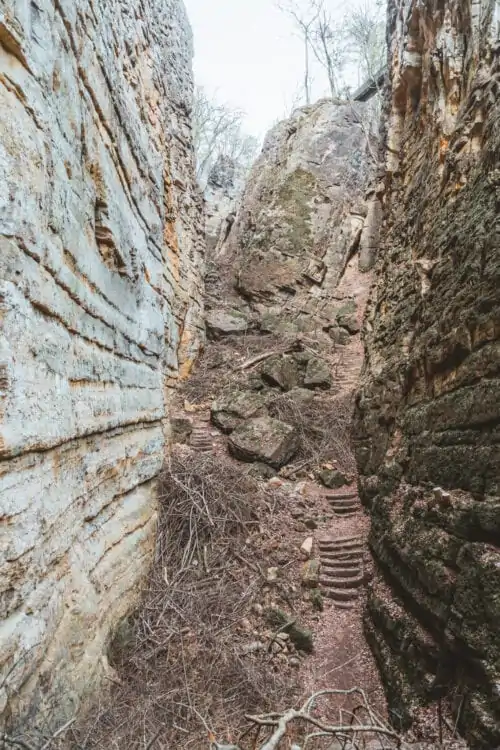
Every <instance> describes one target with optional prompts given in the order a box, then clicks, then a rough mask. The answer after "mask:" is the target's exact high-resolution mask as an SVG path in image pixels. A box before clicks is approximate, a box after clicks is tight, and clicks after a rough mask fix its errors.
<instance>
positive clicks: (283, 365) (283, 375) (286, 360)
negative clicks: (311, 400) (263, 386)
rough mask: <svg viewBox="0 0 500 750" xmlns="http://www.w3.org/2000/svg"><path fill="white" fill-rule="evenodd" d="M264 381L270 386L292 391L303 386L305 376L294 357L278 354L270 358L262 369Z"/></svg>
mask: <svg viewBox="0 0 500 750" xmlns="http://www.w3.org/2000/svg"><path fill="white" fill-rule="evenodd" d="M260 373H261V375H262V379H263V380H264V381H265V382H266V383H269V385H272V386H275V387H278V388H281V390H283V391H291V390H292V388H296V387H297V386H300V385H302V382H303V375H302V373H301V371H300V367H299V365H298V364H297V362H296V361H295V360H294V359H293V357H290V356H287V355H279V354H277V355H276V356H274V357H270V358H269V359H268V360H267V361H266V362H264V364H263V365H262V367H261V370H260Z"/></svg>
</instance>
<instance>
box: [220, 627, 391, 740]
mask: <svg viewBox="0 0 500 750" xmlns="http://www.w3.org/2000/svg"><path fill="white" fill-rule="evenodd" d="M288 625H289V623H287V625H285V626H283V627H282V628H280V630H278V631H277V633H276V634H275V635H274V636H273V640H274V638H276V635H278V634H279V632H280V631H281V630H283V629H284V628H285V627H287V626H288ZM272 642H273V641H271V643H272ZM356 694H357V695H360V696H361V697H362V704H361V705H360V706H359V708H362V709H364V710H365V711H366V712H367V714H368V717H369V718H368V719H365V720H364V722H360V723H359V724H358V723H356V722H354V721H351V723H350V724H345V723H344V722H343V721H342V712H341V716H340V719H341V720H340V721H339V723H337V724H330V723H328V722H326V721H323V720H321V719H319V718H316V717H315V716H313V715H312V713H311V712H312V711H313V710H314V708H315V706H316V703H317V702H318V700H320V699H321V698H325V697H328V696H333V695H342V696H351V695H356ZM245 718H246V720H247V721H249V722H250V723H251V725H252V726H254V727H258V728H263V727H266V728H270V729H272V730H273V731H272V734H271V736H270V737H268V739H266V740H265V741H264V744H262V745H260V747H259V750H277V749H278V747H279V746H280V742H281V740H282V739H283V738H284V737H285V736H287V735H288V729H289V725H290V724H291V723H292V722H301V723H304V724H310V725H312V726H313V727H314V729H315V730H316V731H314V732H312V733H310V734H307V735H306V736H305V738H304V743H303V745H300V744H297V745H296V747H297V748H299V747H300V748H302V747H303V748H304V749H305V748H306V747H307V745H308V744H309V743H310V742H311V741H312V740H314V739H317V738H323V737H332V738H337V739H342V740H345V739H346V738H349V739H350V740H351V742H353V743H355V741H356V737H357V735H358V734H365V735H366V734H373V735H378V736H380V735H382V736H384V737H388V738H391V739H393V740H394V741H395V744H396V746H397V747H399V746H400V743H401V739H400V737H399V735H398V734H397V732H395V731H394V730H393V729H391V728H390V727H389V726H386V725H385V724H384V723H383V722H382V721H381V720H380V719H379V717H378V716H377V715H376V713H375V711H374V710H373V709H372V708H371V706H370V704H369V702H368V699H367V697H366V694H365V692H364V691H363V690H361V689H360V688H351V689H350V690H337V689H329V690H321V691H319V692H317V693H314V694H313V695H312V696H310V697H309V698H308V699H307V700H306V702H305V703H304V704H303V706H302V707H301V708H300V709H294V708H291V709H288V710H287V711H285V712H283V713H270V714H262V715H251V714H247V715H246V717H245ZM353 718H355V717H354V716H353ZM249 731H251V730H249ZM217 747H221V746H217ZM234 750H241V748H240V747H239V746H235V747H234Z"/></svg>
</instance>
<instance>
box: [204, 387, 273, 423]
mask: <svg viewBox="0 0 500 750" xmlns="http://www.w3.org/2000/svg"><path fill="white" fill-rule="evenodd" d="M266 403H267V398H266V397H265V396H264V395H263V394H261V393H257V392H255V391H230V392H229V393H226V394H224V395H223V396H221V397H220V398H219V399H218V400H217V401H214V403H213V404H212V408H211V420H212V422H213V424H214V425H215V426H216V427H218V428H219V429H220V430H222V432H226V433H230V432H232V431H233V430H234V429H235V428H236V427H238V425H240V424H241V423H242V422H243V421H244V420H245V419H250V417H254V416H257V415H260V414H263V413H264V412H265V406H266Z"/></svg>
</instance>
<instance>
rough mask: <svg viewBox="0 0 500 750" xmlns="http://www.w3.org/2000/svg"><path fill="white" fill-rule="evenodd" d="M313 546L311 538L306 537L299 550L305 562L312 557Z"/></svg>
mask: <svg viewBox="0 0 500 750" xmlns="http://www.w3.org/2000/svg"><path fill="white" fill-rule="evenodd" d="M313 544H314V539H313V538H312V536H308V537H307V539H306V540H305V541H304V542H303V544H302V546H301V548H300V551H301V553H302V555H303V557H305V558H306V559H307V560H308V559H309V558H310V557H311V555H312V550H313Z"/></svg>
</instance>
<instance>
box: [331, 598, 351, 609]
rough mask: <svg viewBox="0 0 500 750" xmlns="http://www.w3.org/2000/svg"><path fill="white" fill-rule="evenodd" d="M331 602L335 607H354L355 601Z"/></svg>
mask: <svg viewBox="0 0 500 750" xmlns="http://www.w3.org/2000/svg"><path fill="white" fill-rule="evenodd" d="M326 598H327V599H329V598H331V597H328V596H326ZM332 604H333V606H334V607H335V609H354V608H355V607H356V601H355V600H353V601H350V602H337V601H333V602H332Z"/></svg>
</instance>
